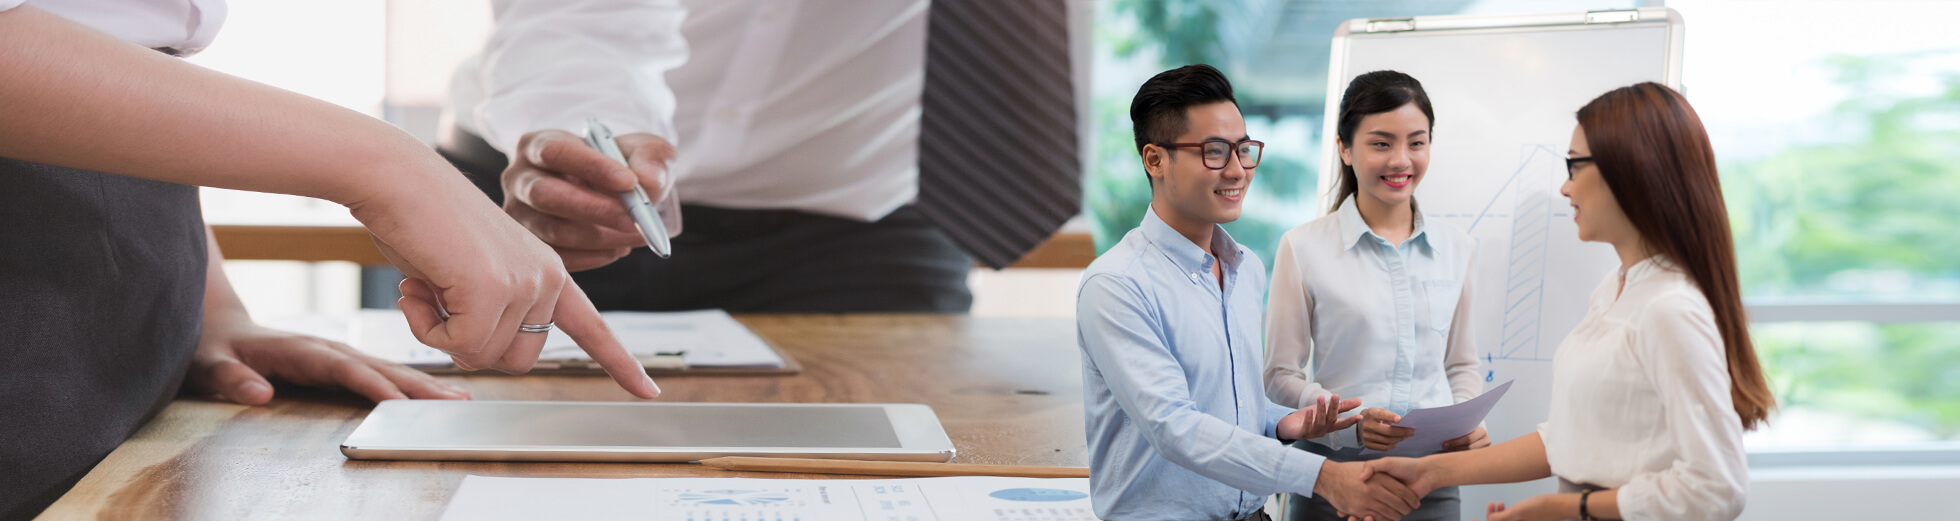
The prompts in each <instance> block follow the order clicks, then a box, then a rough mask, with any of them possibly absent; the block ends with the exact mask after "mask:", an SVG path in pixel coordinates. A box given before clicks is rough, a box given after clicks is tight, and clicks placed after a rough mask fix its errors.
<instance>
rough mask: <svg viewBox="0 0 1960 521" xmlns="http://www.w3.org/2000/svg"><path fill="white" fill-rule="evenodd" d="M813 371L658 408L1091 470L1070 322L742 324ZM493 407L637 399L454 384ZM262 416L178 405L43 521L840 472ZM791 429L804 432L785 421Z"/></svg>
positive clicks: (356, 508) (259, 515) (363, 507)
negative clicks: (575, 452)
mask: <svg viewBox="0 0 1960 521" xmlns="http://www.w3.org/2000/svg"><path fill="white" fill-rule="evenodd" d="M737 318H739V319H741V321H742V322H744V323H746V324H748V325H749V327H751V328H753V329H754V330H755V331H756V332H757V333H759V334H761V335H762V336H763V337H764V338H767V339H768V340H769V341H770V342H773V343H775V344H776V345H777V346H779V347H781V348H782V349H783V350H784V351H785V352H788V353H789V354H790V355H791V356H794V357H796V359H797V360H798V361H800V362H801V363H802V364H803V372H802V373H801V374H798V375H796V376H787V377H729V376H712V377H709V376H693V377H666V378H661V379H660V380H659V382H660V386H661V389H662V390H663V391H664V392H665V394H663V395H662V396H661V398H660V399H661V400H664V401H684V402H861V403H869V402H916V403H924V404H927V405H931V406H932V408H933V409H934V410H936V411H937V412H938V413H939V418H940V421H941V422H942V423H943V424H944V425H945V427H946V433H947V434H948V435H950V436H951V437H952V439H953V445H954V447H956V448H957V449H958V450H959V457H958V458H957V459H955V460H954V461H957V462H966V463H994V464H1013V465H1069V466H1082V465H1086V464H1087V461H1088V457H1087V452H1088V449H1087V446H1086V441H1085V440H1084V438H1083V425H1082V379H1081V364H1080V361H1079V358H1078V355H1077V353H1078V351H1077V348H1076V346H1075V327H1074V324H1073V323H1071V322H1070V321H1068V320H1063V319H1005V318H972V317H966V316H959V315H794V316H744V317H737ZM449 381H451V382H454V383H457V384H458V385H461V386H463V387H465V388H467V389H469V390H470V392H472V393H473V394H475V396H476V398H477V399H484V400H594V401H599V400H606V401H612V400H628V399H631V396H630V395H628V394H626V392H625V391H622V390H620V389H619V388H618V387H617V386H615V385H614V384H613V383H612V381H611V380H609V379H606V378H603V377H546V376H520V377H509V376H469V377H455V378H450V379H449ZM278 392H279V396H280V397H279V398H278V399H275V400H273V402H272V403H271V404H270V405H267V406H263V407H246V406H240V405H232V404H226V403H219V402H214V401H209V400H203V399H191V398H185V399H179V400H177V401H176V402H175V403H172V404H171V405H170V406H169V407H168V408H167V409H165V410H164V411H163V412H162V413H161V414H160V415H159V416H158V417H157V418H156V419H154V420H152V421H151V422H150V423H149V424H148V425H146V426H144V427H143V429H142V430H141V431H140V432H138V433H137V434H136V435H135V437H133V438H131V439H130V440H129V441H126V442H124V443H123V444H122V446H121V447H119V448H117V449H116V451H115V452H113V453H111V454H110V455H109V457H108V458H107V459H105V460H103V461H102V463H100V464H98V465H96V467H95V469H94V470H92V471H90V472H89V474H88V476H86V477H84V478H83V479H82V481H81V483H79V484H78V485H76V486H75V488H74V489H73V490H70V491H69V492H68V494H67V495H65V496H63V497H62V498H61V499H60V501H57V502H56V503H55V504H54V505H53V506H52V507H50V508H49V509H48V510H47V512H46V513H45V514H44V517H46V518H54V519H69V518H94V519H156V518H172V519H175V518H182V519H298V518H309V519H311V518H318V519H433V518H436V517H438V516H440V515H441V513H442V511H443V509H444V508H445V506H446V505H447V503H448V500H449V497H450V495H451V494H454V493H455V491H456V488H457V486H458V485H460V483H461V481H462V479H463V476H464V475H470V474H474V475H482V476H526V477H657V476H674V477H679V476H686V477H773V478H781V477H830V476H813V475H797V474H768V473H744V472H728V471H720V470H714V469H709V468H705V467H702V466H700V465H693V464H625V463H463V462H454V463H447V462H376V461H349V460H348V459H347V458H346V457H344V456H342V455H341V454H340V442H341V441H342V440H344V439H346V437H347V434H348V433H350V432H352V431H353V429H354V426H355V425H356V424H358V423H359V422H360V420H361V418H363V417H365V416H366V415H367V411H368V410H369V409H370V408H371V407H372V404H371V403H369V402H366V401H365V400H362V399H360V398H359V397H358V396H354V395H352V394H347V393H344V392H329V391H313V390H306V389H297V388H288V387H281V388H280V389H279V390H278ZM784 428H785V429H794V428H795V426H794V425H785V426H784Z"/></svg>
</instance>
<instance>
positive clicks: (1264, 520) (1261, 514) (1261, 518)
mask: <svg viewBox="0 0 1960 521" xmlns="http://www.w3.org/2000/svg"><path fill="white" fill-rule="evenodd" d="M1233 521H1273V516H1269V515H1266V509H1265V508H1263V507H1262V508H1260V509H1258V510H1253V511H1252V513H1250V514H1246V515H1245V517H1241V518H1238V519H1235V520H1233Z"/></svg>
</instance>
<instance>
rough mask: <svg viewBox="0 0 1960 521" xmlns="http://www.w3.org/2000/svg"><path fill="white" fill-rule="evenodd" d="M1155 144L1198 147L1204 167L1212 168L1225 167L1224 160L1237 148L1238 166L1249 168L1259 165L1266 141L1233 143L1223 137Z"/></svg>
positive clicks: (1171, 146)
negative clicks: (1201, 140) (1194, 141)
mask: <svg viewBox="0 0 1960 521" xmlns="http://www.w3.org/2000/svg"><path fill="white" fill-rule="evenodd" d="M1157 146H1160V147H1164V148H1196V149H1198V156H1199V157H1203V158H1204V159H1205V168H1210V169H1212V170H1223V169H1224V168H1225V161H1226V160H1227V159H1231V157H1232V150H1233V149H1237V150H1238V151H1239V153H1238V156H1239V166H1241V167H1244V168H1248V169H1251V168H1257V167H1259V154H1260V152H1263V151H1264V150H1265V149H1266V142H1264V141H1253V140H1250V139H1248V140H1245V141H1240V142H1237V143H1233V142H1230V141H1226V140H1223V139H1213V140H1209V141H1205V142H1202V143H1164V144H1160V145H1157Z"/></svg>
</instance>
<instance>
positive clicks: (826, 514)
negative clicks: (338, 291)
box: [442, 476, 1096, 521]
mask: <svg viewBox="0 0 1960 521" xmlns="http://www.w3.org/2000/svg"><path fill="white" fill-rule="evenodd" d="M442 519H443V521H505V520H508V521H520V520H521V521H531V520H534V519H636V520H649V521H690V520H692V521H709V520H714V521H721V520H724V519H725V520H731V521H733V520H744V519H746V520H751V521H764V520H769V521H773V520H778V519H780V520H783V521H790V520H800V521H846V520H848V521H1094V520H1095V519H1096V514H1095V512H1094V511H1093V510H1091V509H1090V507H1089V480H1088V479H1086V478H1065V479H1037V478H1003V477H956V478H910V479H870V480H859V479H751V478H631V479H584V478H504V477H485V476H467V477H464V478H463V485H462V487H461V488H458V489H457V490H456V495H455V496H454V497H453V498H451V499H450V500H449V507H448V509H447V510H445V511H444V512H443V514H442Z"/></svg>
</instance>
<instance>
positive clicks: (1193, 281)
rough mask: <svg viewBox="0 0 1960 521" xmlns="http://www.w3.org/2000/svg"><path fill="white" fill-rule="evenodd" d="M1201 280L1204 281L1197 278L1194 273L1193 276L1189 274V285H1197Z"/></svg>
mask: <svg viewBox="0 0 1960 521" xmlns="http://www.w3.org/2000/svg"><path fill="white" fill-rule="evenodd" d="M1201 280H1204V279H1203V278H1202V277H1199V276H1198V274H1196V273H1193V274H1191V283H1192V284H1197V283H1198V282H1199V281H1201Z"/></svg>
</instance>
